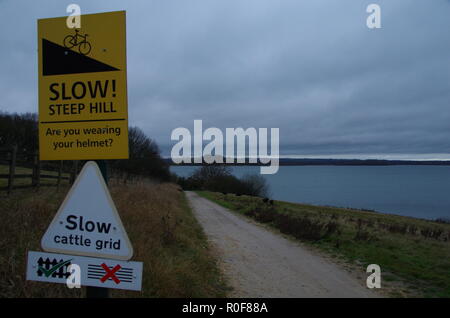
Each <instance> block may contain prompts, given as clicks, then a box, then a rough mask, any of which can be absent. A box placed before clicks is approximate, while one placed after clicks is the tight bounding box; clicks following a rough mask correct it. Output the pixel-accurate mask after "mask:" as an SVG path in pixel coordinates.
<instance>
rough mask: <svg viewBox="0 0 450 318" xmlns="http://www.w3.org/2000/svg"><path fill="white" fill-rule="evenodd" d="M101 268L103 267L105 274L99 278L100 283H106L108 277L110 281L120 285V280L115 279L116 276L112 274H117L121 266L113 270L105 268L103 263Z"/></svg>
mask: <svg viewBox="0 0 450 318" xmlns="http://www.w3.org/2000/svg"><path fill="white" fill-rule="evenodd" d="M102 267H103V269H104V270H105V272H106V275H105V276H103V277H102V278H100V281H101V282H102V283H104V282H106V280H107V279H108V278H110V277H111V279H112V280H113V281H114V282H115V283H116V284H118V283H120V280H119V279H118V278H117V276H116V275H115V274H114V273H115V272H117V271H118V270H119V269H121V268H122V266H120V265H118V264H117V265H116V266H115V267H114V268H113V269H109V267H108V266H106V264H105V263H103V264H102Z"/></svg>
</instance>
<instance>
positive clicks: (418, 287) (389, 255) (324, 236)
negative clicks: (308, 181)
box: [198, 191, 450, 297]
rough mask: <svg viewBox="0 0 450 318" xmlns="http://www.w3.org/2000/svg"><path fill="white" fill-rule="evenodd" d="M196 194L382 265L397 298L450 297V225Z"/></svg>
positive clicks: (329, 249)
mask: <svg viewBox="0 0 450 318" xmlns="http://www.w3.org/2000/svg"><path fill="white" fill-rule="evenodd" d="M198 194H199V195H201V196H203V197H205V198H207V199H209V200H211V201H214V202H216V203H218V204H220V205H222V206H224V207H226V208H228V209H231V210H233V211H236V212H239V213H241V214H243V215H245V216H247V217H250V218H252V219H255V220H257V221H259V222H261V223H266V224H268V225H269V226H271V227H273V228H276V229H277V230H279V231H280V232H282V233H284V234H287V235H289V236H291V237H293V238H295V239H298V240H300V241H302V242H306V243H308V244H309V245H311V246H314V247H317V248H319V249H320V250H322V251H325V252H326V253H327V254H329V255H331V256H334V257H338V258H339V259H341V260H344V261H345V262H348V263H352V264H358V266H361V265H362V266H363V267H364V268H366V266H367V265H368V264H378V265H380V267H381V270H382V282H383V285H382V286H383V287H384V288H386V289H387V290H389V294H390V295H391V296H397V297H417V296H419V297H450V224H442V223H437V222H434V221H427V220H421V219H415V218H409V217H403V216H397V215H389V214H383V213H377V212H370V211H361V210H353V209H342V208H333V207H321V206H312V205H305V204H296V203H289V202H282V201H274V202H273V204H270V202H263V200H262V199H261V198H257V197H250V196H236V195H233V194H222V193H214V192H207V191H198Z"/></svg>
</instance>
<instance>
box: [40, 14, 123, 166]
mask: <svg viewBox="0 0 450 318" xmlns="http://www.w3.org/2000/svg"><path fill="white" fill-rule="evenodd" d="M66 20H67V17H61V18H50V19H41V20H38V43H39V46H38V47H39V153H40V160H82V159H127V158H128V106H127V68H126V33H125V11H117V12H107V13H97V14H87V15H82V16H81V28H79V29H71V28H68V27H67V24H66Z"/></svg>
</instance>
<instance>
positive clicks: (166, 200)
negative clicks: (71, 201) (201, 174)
mask: <svg viewBox="0 0 450 318" xmlns="http://www.w3.org/2000/svg"><path fill="white" fill-rule="evenodd" d="M110 189H111V195H112V197H113V199H114V201H115V203H116V206H117V209H118V211H119V213H120V215H121V218H122V222H123V223H124V226H125V228H126V230H127V232H128V235H129V237H130V240H131V242H132V244H133V248H134V256H133V260H135V261H142V262H144V273H143V289H142V292H132V291H121V290H112V292H111V296H113V297H223V296H225V293H226V285H225V283H224V281H223V279H222V276H221V274H220V272H219V270H218V267H217V264H216V261H215V259H214V258H213V257H212V255H211V253H210V250H209V248H208V245H207V240H206V237H205V235H204V233H203V231H202V229H201V227H200V226H199V224H198V223H197V221H196V220H195V218H194V217H193V215H192V214H191V211H190V209H189V207H188V205H187V202H186V199H185V197H184V193H183V192H180V191H179V190H178V188H177V186H175V185H173V184H151V183H148V182H143V181H141V182H137V183H133V184H127V185H119V184H114V183H112V185H111V186H110ZM67 190H68V188H64V189H61V190H60V191H59V192H57V191H56V190H55V189H49V188H41V189H40V190H33V189H24V190H17V191H15V192H14V193H13V194H12V195H11V196H9V197H8V196H6V195H5V194H4V193H0V200H1V204H0V214H1V216H2V222H1V223H0V233H1V236H0V297H83V296H84V295H85V289H84V288H81V290H76V289H73V290H70V289H68V288H67V287H66V286H65V285H63V284H50V283H41V282H31V281H26V280H25V268H26V254H27V251H28V250H34V251H39V250H41V248H40V239H41V237H42V235H43V234H44V232H45V230H46V228H47V226H48V225H49V223H50V221H51V219H52V218H53V216H54V214H55V213H56V211H57V209H58V207H59V204H60V203H61V202H62V199H63V198H64V196H65V194H66V192H67Z"/></svg>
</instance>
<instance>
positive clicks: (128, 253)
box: [41, 161, 133, 260]
mask: <svg viewBox="0 0 450 318" xmlns="http://www.w3.org/2000/svg"><path fill="white" fill-rule="evenodd" d="M41 245H42V248H43V249H44V250H45V251H47V252H56V253H66V254H73V255H86V256H93V257H102V258H112V259H120V260H129V259H130V258H131V257H132V256H133V248H132V246H131V243H130V241H129V239H128V235H127V233H126V231H125V229H124V227H123V225H122V221H121V220H120V217H119V214H118V213H117V210H116V207H115V205H114V202H113V201H112V198H111V195H110V194H109V191H108V188H107V186H106V184H105V181H104V179H103V176H102V174H101V172H100V169H99V168H98V166H97V164H96V163H95V162H93V161H89V162H87V163H86V164H85V165H84V167H83V169H82V170H81V172H80V174H79V175H78V177H77V179H76V180H75V182H74V184H73V186H72V188H71V189H70V191H69V193H68V194H67V196H66V198H65V199H64V202H63V203H62V205H61V207H60V208H59V210H58V212H57V213H56V216H55V217H54V219H53V221H52V222H51V223H50V226H49V227H48V229H47V231H46V232H45V234H44V236H43V237H42V241H41Z"/></svg>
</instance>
